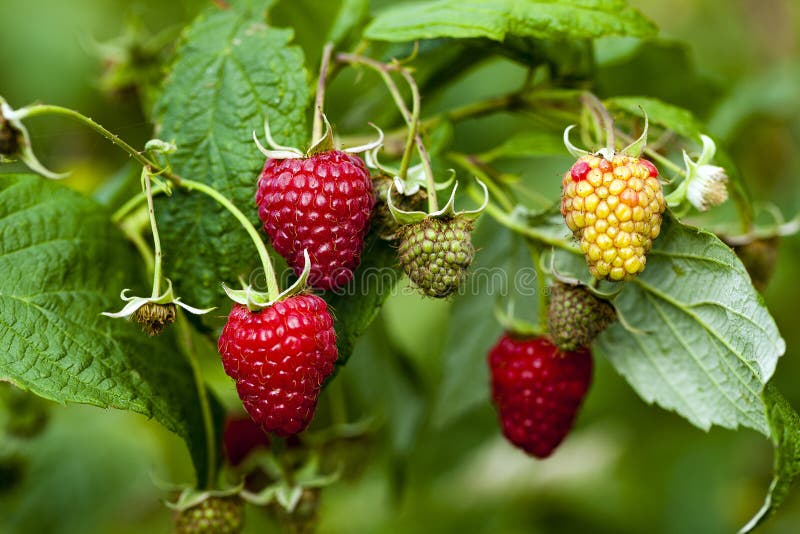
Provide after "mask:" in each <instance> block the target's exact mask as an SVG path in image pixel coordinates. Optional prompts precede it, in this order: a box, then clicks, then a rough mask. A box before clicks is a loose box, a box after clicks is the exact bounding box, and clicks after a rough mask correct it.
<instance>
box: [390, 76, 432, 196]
mask: <svg viewBox="0 0 800 534" xmlns="http://www.w3.org/2000/svg"><path fill="white" fill-rule="evenodd" d="M405 72H406V71H405V70H403V73H405ZM407 79H408V78H407ZM409 87H411V117H410V121H409V123H408V135H407V136H406V144H405V147H404V148H403V157H402V159H401V160H400V172H399V174H398V176H399V177H400V179H401V180H405V179H406V175H407V174H408V166H409V164H410V163H411V152H412V151H413V150H414V143H415V142H416V140H417V132H419V113H420V97H419V88H418V87H417V84H416V83H414V80H413V79H412V80H411V82H410V83H409ZM428 185H430V184H428ZM431 191H434V190H433V189H431ZM431 196H433V197H435V196H436V195H435V193H432V194H430V195H428V197H429V198H430V197H431Z"/></svg>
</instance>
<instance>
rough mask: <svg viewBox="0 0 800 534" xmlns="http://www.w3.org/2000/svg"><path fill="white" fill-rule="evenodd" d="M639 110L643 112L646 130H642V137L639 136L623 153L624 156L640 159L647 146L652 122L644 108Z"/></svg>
mask: <svg viewBox="0 0 800 534" xmlns="http://www.w3.org/2000/svg"><path fill="white" fill-rule="evenodd" d="M639 109H641V110H642V114H643V115H644V130H642V135H640V136H639V139H637V140H636V141H634V142H633V143H631V144H629V145H628V146H626V147H625V148H623V149H622V151H621V153H622V154H625V155H626V156H630V157H632V158H638V157H640V156H641V155H642V152H644V147H645V145H647V130H648V129H649V128H650V121H649V120H648V118H647V112H646V111H645V110H644V108H642V107H640V108H639Z"/></svg>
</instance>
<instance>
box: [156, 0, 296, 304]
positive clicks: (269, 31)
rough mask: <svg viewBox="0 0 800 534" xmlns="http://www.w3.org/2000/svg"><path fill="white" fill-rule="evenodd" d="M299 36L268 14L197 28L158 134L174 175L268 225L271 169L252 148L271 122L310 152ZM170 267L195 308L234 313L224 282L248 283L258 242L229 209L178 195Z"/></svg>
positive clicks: (168, 207)
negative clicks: (263, 207)
mask: <svg viewBox="0 0 800 534" xmlns="http://www.w3.org/2000/svg"><path fill="white" fill-rule="evenodd" d="M291 39H292V32H291V30H279V29H275V28H270V27H267V26H266V25H265V24H264V23H263V15H262V14H261V12H260V11H253V10H246V9H229V10H225V11H220V10H219V9H216V8H213V9H211V10H209V11H207V12H205V13H204V14H202V15H201V16H200V17H199V18H198V19H197V20H195V22H194V23H192V25H191V26H190V27H189V28H188V30H187V31H186V34H185V35H184V37H183V40H182V44H181V46H180V48H179V49H178V52H177V55H176V57H177V60H176V62H175V64H174V65H173V67H172V70H171V72H170V74H169V76H168V78H167V80H166V82H165V86H164V91H163V94H162V96H161V98H160V99H159V102H158V104H157V109H156V114H155V115H156V117H158V121H159V127H158V136H159V137H160V138H162V139H164V140H169V141H174V142H175V143H176V144H177V146H178V152H177V153H175V154H174V155H172V156H171V158H170V161H171V162H172V166H173V169H174V171H175V172H176V173H177V174H179V175H181V176H185V177H187V178H191V179H193V180H197V181H201V182H204V183H207V184H209V185H212V186H213V187H215V188H217V189H218V190H219V191H220V192H222V193H223V194H224V195H226V196H227V197H228V198H230V199H232V200H233V201H234V203H235V204H236V205H237V206H238V207H239V208H240V209H241V210H243V211H244V212H245V213H246V214H248V215H249V217H250V219H251V221H252V222H253V224H256V225H258V226H260V222H259V220H258V216H257V210H256V207H255V203H254V200H253V198H254V196H255V184H256V180H257V177H258V173H259V171H260V170H261V167H262V166H263V164H264V157H263V155H262V154H261V153H260V152H259V151H258V150H257V148H256V146H255V144H254V143H253V140H252V133H253V131H256V132H258V133H259V134H261V135H263V126H264V118H265V116H266V115H267V114H269V120H270V127H271V128H272V133H273V136H274V137H275V138H276V139H277V140H278V142H280V143H282V144H287V145H294V146H304V145H305V144H307V141H308V140H307V139H306V131H305V111H306V109H307V105H308V99H309V90H308V75H307V73H306V71H305V69H304V67H303V53H302V51H301V50H300V49H299V48H297V47H295V46H290V45H289V42H290V41H291ZM156 212H157V213H158V216H159V219H160V221H161V223H160V228H161V237H162V241H163V248H164V269H165V273H166V274H167V276H169V277H171V278H172V279H173V281H174V282H175V286H176V289H177V291H178V293H179V294H181V295H182V296H183V297H184V298H185V300H186V301H187V302H191V303H192V304H193V305H196V306H199V307H208V306H226V307H227V305H226V302H225V297H224V293H223V292H222V289H221V287H220V283H221V282H228V283H231V284H233V283H235V282H236V280H237V278H238V277H239V276H244V277H245V278H248V277H249V274H250V273H251V272H252V270H253V269H254V268H255V266H256V264H257V263H256V254H255V249H254V248H253V244H252V243H251V241H250V238H249V237H248V236H247V234H246V233H245V232H244V231H243V229H242V228H241V227H240V225H239V223H238V222H236V220H235V219H234V218H233V217H232V216H231V215H230V214H229V213H227V212H225V211H224V210H223V208H221V207H220V206H218V205H217V204H215V203H214V202H213V201H211V200H210V199H208V198H205V197H204V196H203V195H200V194H198V193H191V194H187V193H184V192H183V191H180V190H176V191H175V193H174V194H173V196H172V197H171V198H163V197H162V198H159V199H158V202H157V206H156Z"/></svg>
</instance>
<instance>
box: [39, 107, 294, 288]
mask: <svg viewBox="0 0 800 534" xmlns="http://www.w3.org/2000/svg"><path fill="white" fill-rule="evenodd" d="M48 114H49V115H61V116H64V117H67V118H70V119H73V120H76V121H78V122H80V123H82V124H84V125H85V126H88V127H89V128H91V129H92V130H94V131H96V132H98V133H99V134H100V135H102V136H103V137H105V138H106V139H108V140H109V141H111V142H112V143H114V144H115V145H117V146H118V147H119V148H121V149H122V150H124V151H125V152H127V153H128V155H130V156H131V157H132V158H133V159H135V160H136V161H138V162H139V163H140V164H141V165H142V167H144V168H145V171H144V172H146V173H148V174H158V175H161V176H163V177H164V178H166V179H168V180H169V181H170V182H172V183H173V184H174V185H176V186H179V187H183V188H184V189H187V190H189V191H199V192H201V193H204V194H206V195H208V196H209V197H211V198H213V199H214V200H215V201H216V202H217V203H218V204H220V205H221V206H222V207H223V208H225V209H227V210H228V211H229V212H231V214H232V215H233V216H234V217H236V220H238V221H239V223H240V224H241V225H242V227H243V228H244V229H245V231H246V232H247V233H248V234H249V235H250V237H251V238H252V239H253V243H254V244H255V246H256V249H257V250H258V255H259V257H260V258H261V265H262V267H263V269H264V274H265V275H266V277H267V291H268V294H269V297H270V299H277V298H278V296H279V295H280V288H279V286H278V280H277V278H276V276H275V270H274V269H273V268H272V261H271V260H270V257H269V253H268V252H267V248H266V246H265V245H264V242H263V241H262V239H261V236H259V234H258V231H257V230H256V229H255V227H253V225H252V223H250V221H249V220H248V219H247V217H246V216H245V215H244V214H243V213H242V212H241V211H240V210H239V208H237V207H236V206H235V205H234V204H233V203H232V202H231V201H230V200H228V199H227V198H225V197H224V196H222V194H220V192H219V191H217V190H216V189H214V188H213V187H211V186H208V185H206V184H203V183H200V182H195V181H193V180H187V179H184V178H181V177H180V176H177V175H176V174H173V173H172V172H170V171H168V170H167V169H164V168H162V167H161V166H160V165H159V164H158V163H157V162H156V161H154V160H151V159H150V158H148V157H147V156H145V155H144V153H142V152H139V151H137V150H136V149H135V148H133V147H132V146H131V145H129V144H128V143H126V142H125V141H123V140H122V139H121V138H120V137H119V136H118V135H116V134H114V133H111V132H110V131H109V130H107V129H106V128H104V127H103V126H102V125H100V124H98V123H97V122H95V121H93V120H92V119H90V118H89V117H87V116H85V115H83V114H81V113H79V112H77V111H75V110H72V109H69V108H64V107H61V106H51V105H46V104H36V105H33V106H30V107H29V108H27V115H26V116H28V117H32V116H36V115H48ZM152 193H153V190H152V189H151V190H150V194H149V195H148V194H147V192H145V194H144V195H137V196H136V197H134V198H132V199H131V200H130V201H128V202H127V203H126V204H125V205H124V206H123V207H122V208H120V210H118V211H117V213H115V214H114V217H115V218H117V221H119V220H121V219H122V217H123V216H124V214H125V213H128V212H130V211H131V210H132V209H134V208H135V207H136V206H137V205H138V204H139V203H140V202H142V201H143V200H145V199H147V200H148V204H150V205H151V203H152ZM120 212H122V215H120ZM155 261H158V260H155ZM154 270H155V269H154ZM158 270H159V271H160V269H158ZM154 287H155V284H154Z"/></svg>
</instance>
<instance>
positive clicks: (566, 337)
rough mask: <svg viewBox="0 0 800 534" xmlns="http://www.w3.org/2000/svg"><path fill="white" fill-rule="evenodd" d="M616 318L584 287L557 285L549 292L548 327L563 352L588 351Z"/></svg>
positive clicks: (612, 311)
mask: <svg viewBox="0 0 800 534" xmlns="http://www.w3.org/2000/svg"><path fill="white" fill-rule="evenodd" d="M616 318H617V314H616V312H615V311H614V307H613V306H611V305H610V304H609V303H608V302H606V301H605V300H602V299H600V298H597V297H596V296H594V295H592V294H591V293H590V292H589V291H588V290H587V289H586V288H585V287H583V286H574V285H569V284H564V283H561V282H556V283H555V284H554V285H553V286H552V287H551V288H550V307H549V309H548V313H547V327H548V330H549V331H550V339H551V340H552V341H553V344H554V345H556V346H557V347H558V348H559V349H561V350H563V351H567V352H570V351H573V350H576V349H578V348H580V347H588V346H589V345H591V343H592V341H594V338H595V337H597V335H598V334H599V333H600V332H602V331H603V330H605V328H606V327H607V326H608V325H610V324H611V323H613V322H614V320H615V319H616Z"/></svg>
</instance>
